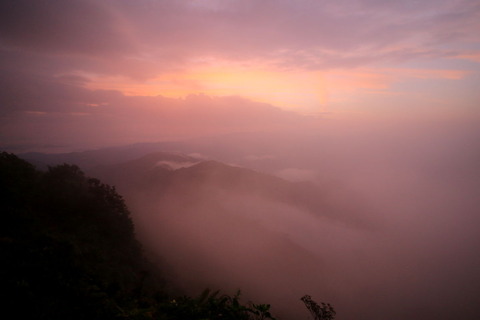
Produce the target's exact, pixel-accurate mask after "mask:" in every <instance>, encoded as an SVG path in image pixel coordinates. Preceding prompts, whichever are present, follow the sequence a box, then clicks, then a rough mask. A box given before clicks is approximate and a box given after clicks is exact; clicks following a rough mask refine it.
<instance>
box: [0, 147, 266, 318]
mask: <svg viewBox="0 0 480 320" xmlns="http://www.w3.org/2000/svg"><path fill="white" fill-rule="evenodd" d="M0 188H1V190H2V191H1V193H0V199H1V206H2V208H1V214H2V223H1V225H0V228H1V229H0V230H1V231H0V232H1V234H0V240H1V241H0V254H1V257H2V268H1V273H0V277H1V283H2V286H1V290H2V297H3V298H2V305H3V306H2V309H3V313H4V314H10V315H14V316H15V318H28V319H102V320H105V319H273V316H272V315H271V314H270V311H269V308H270V305H267V304H254V303H247V304H241V303H240V302H239V295H240V293H239V292H238V293H237V294H235V295H232V296H229V295H225V294H219V292H210V291H208V290H206V291H205V292H204V293H202V294H201V295H200V296H199V297H198V298H190V297H187V296H182V297H178V298H171V297H169V296H168V295H167V293H166V290H165V289H164V286H163V282H162V281H161V280H160V277H159V275H158V274H157V272H156V271H155V269H154V268H153V267H152V265H150V264H149V263H148V262H147V261H146V259H145V258H144V256H143V253H142V249H141V246H140V244H139V243H138V242H137V240H136V239H135V234H134V226H133V224H132V221H131V219H130V213H129V211H128V209H127V207H126V206H125V203H124V201H123V199H122V197H121V196H120V195H119V194H118V193H117V192H116V191H115V188H113V187H110V186H109V185H106V184H103V183H101V182H100V181H99V180H97V179H92V178H88V177H86V176H85V175H84V173H83V172H82V171H81V170H80V169H79V168H78V167H77V166H75V165H68V164H63V165H58V166H55V167H49V168H48V171H47V172H41V171H38V170H36V169H35V167H34V166H32V165H31V164H30V163H28V162H26V161H24V160H21V159H19V158H18V157H16V156H15V155H13V154H8V153H5V152H3V153H1V154H0Z"/></svg>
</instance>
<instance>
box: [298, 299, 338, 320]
mask: <svg viewBox="0 0 480 320" xmlns="http://www.w3.org/2000/svg"><path fill="white" fill-rule="evenodd" d="M300 300H302V301H303V303H305V306H306V307H307V309H308V311H310V314H311V315H312V317H313V319H315V320H333V319H335V315H336V314H337V313H336V312H335V310H334V309H333V307H332V306H331V305H330V304H329V303H327V304H325V303H323V302H321V305H319V304H318V303H316V302H315V301H313V300H312V297H310V296H309V295H304V296H303V297H302V298H300Z"/></svg>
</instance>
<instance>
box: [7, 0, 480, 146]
mask: <svg viewBox="0 0 480 320" xmlns="http://www.w3.org/2000/svg"><path fill="white" fill-rule="evenodd" d="M478 30H480V1H478V0H435V1H433V0H424V1H413V0H405V1H380V0H339V1H313V0H295V1H293V0H262V1H252V0H243V1H237V0H186V1H173V0H137V1H133V0H104V1H90V0H70V1H63V0H62V1H61V0H47V1H28V0H16V1H13V0H3V1H1V3H0V126H1V128H0V146H1V147H2V148H3V149H8V150H12V151H25V150H51V151H60V150H73V149H75V148H77V149H79V148H80V149H81V148H87V147H92V146H97V147H98V146H106V145H114V144H122V143H131V142H137V141H159V140H165V139H167V140H168V139H181V138H185V137H191V136H199V135H204V136H205V135H212V134H224V133H228V132H239V131H255V130H275V129H278V128H279V127H281V128H284V127H299V126H300V127H315V126H321V124H322V123H323V122H322V121H323V120H325V119H335V120H338V119H350V120H351V119H369V120H371V119H374V120H375V121H386V120H385V119H390V120H391V119H416V120H418V119H421V120H422V121H429V120H431V119H435V121H460V122H462V121H472V119H475V121H476V119H477V118H478V116H479V107H480V106H479V105H478V103H479V101H480V90H479V89H480V73H479V71H480V33H479V32H478ZM379 119H380V120H379Z"/></svg>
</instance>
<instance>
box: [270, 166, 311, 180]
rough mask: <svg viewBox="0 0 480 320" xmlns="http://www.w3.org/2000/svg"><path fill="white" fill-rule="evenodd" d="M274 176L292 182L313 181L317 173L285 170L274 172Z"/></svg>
mask: <svg viewBox="0 0 480 320" xmlns="http://www.w3.org/2000/svg"><path fill="white" fill-rule="evenodd" d="M276 175H277V176H279V177H280V178H283V179H285V180H289V181H293V182H300V181H315V179H316V178H317V172H315V171H313V170H308V169H299V168H286V169H283V170H280V171H278V172H276Z"/></svg>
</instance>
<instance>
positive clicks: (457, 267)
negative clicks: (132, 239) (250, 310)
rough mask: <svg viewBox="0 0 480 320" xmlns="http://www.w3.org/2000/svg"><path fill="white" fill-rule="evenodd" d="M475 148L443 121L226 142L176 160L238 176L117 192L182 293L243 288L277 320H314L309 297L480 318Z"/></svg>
mask: <svg viewBox="0 0 480 320" xmlns="http://www.w3.org/2000/svg"><path fill="white" fill-rule="evenodd" d="M419 124H421V125H419ZM478 138H479V136H478V131H477V130H476V128H475V126H470V125H468V124H467V123H464V124H463V125H462V126H454V125H446V124H445V123H440V122H437V123H433V124H432V123H429V124H427V123H420V122H417V123H413V122H409V123H400V122H395V123H394V122H392V123H390V124H388V125H387V124H385V123H382V124H381V125H380V124H378V123H377V124H376V125H372V123H368V124H366V123H363V124H360V123H357V125H356V126H352V125H351V123H349V124H347V125H343V124H341V123H334V124H329V125H326V126H325V127H324V128H321V129H319V130H315V131H313V130H303V131H302V130H296V131H289V132H284V133H281V134H280V133H279V132H276V133H268V134H267V133H263V134H261V133H255V134H254V133H249V134H244V135H242V134H237V135H228V136H221V137H217V138H213V137H212V138H210V139H197V140H191V141H189V142H188V143H185V144H183V145H180V144H179V145H178V148H177V149H176V150H173V149H172V150H168V151H177V152H179V151H180V152H184V153H191V154H194V155H196V156H197V157H202V158H203V159H205V158H208V159H213V160H218V161H222V162H224V163H227V164H229V165H230V167H226V168H224V167H223V165H222V167H218V166H219V165H220V164H217V163H214V164H209V165H205V166H204V167H198V166H196V165H195V162H196V161H190V162H189V161H188V160H182V161H180V162H178V163H177V164H175V161H172V160H171V159H170V160H169V161H168V164H169V170H176V171H172V172H175V174H174V175H173V178H169V179H164V178H162V177H163V176H162V175H161V174H160V175H158V174H157V175H155V174H152V172H150V173H149V171H145V172H144V173H143V174H145V177H149V179H150V180H149V181H148V183H145V182H144V181H143V182H142V179H143V178H142V175H140V174H137V175H136V177H135V179H136V180H135V181H136V182H135V183H132V180H128V179H127V178H125V171H124V170H119V173H120V175H118V176H117V177H116V178H115V179H113V178H112V180H111V181H113V182H114V183H116V184H117V186H119V190H120V191H121V192H122V193H124V194H125V196H126V199H127V203H128V204H129V206H130V207H131V210H132V212H133V217H134V221H135V224H136V228H137V234H138V236H139V238H140V239H141V240H142V242H143V243H144V244H145V246H146V250H147V252H149V254H150V255H151V256H152V257H157V258H158V261H159V265H160V267H161V268H162V270H163V272H164V274H165V276H166V277H167V280H168V281H169V282H170V283H171V285H172V288H173V289H174V290H177V291H178V292H185V293H188V294H193V295H195V294H198V293H199V292H201V290H202V289H204V288H206V287H209V288H211V289H222V290H223V291H226V292H230V293H234V292H235V291H236V290H237V289H241V290H242V293H243V294H242V296H243V298H244V299H246V300H250V299H252V300H254V301H255V302H264V303H271V304H272V309H273V311H274V312H276V314H277V315H278V316H279V318H281V319H306V318H307V312H306V309H305V308H304V307H303V305H302V302H301V301H300V300H299V299H300V297H301V296H302V295H304V294H309V295H312V297H313V298H314V300H317V301H318V302H320V301H324V302H329V303H331V304H333V305H334V307H335V308H336V309H337V311H338V317H337V318H338V319H363V318H369V319H404V318H410V319H452V318H463V319H476V318H478V316H480V310H479V307H478V301H477V300H478V296H480V275H479V274H478V270H480V269H479V268H480V256H479V255H478V246H479V244H480V241H479V240H480V235H479V234H478V230H477V229H478V226H479V222H480V217H479V214H478V212H479V208H480V197H478V193H479V191H480V170H479V164H480V149H479V148H478V141H479V140H478ZM164 151H165V150H164ZM197 159H198V158H197ZM200 160H201V159H198V161H200ZM161 163H163V164H166V163H167V162H165V161H164V162H161ZM157 167H158V165H157ZM127 168H128V166H127ZM242 168H252V169H254V170H255V171H243V170H244V169H242ZM256 172H257V173H256ZM261 172H263V173H268V175H266V174H263V173H262V174H259V173H261ZM275 175H277V176H278V177H280V178H282V180H276V179H278V178H275V177H273V176H275ZM283 179H285V180H283ZM286 180H291V181H292V182H291V183H289V182H286ZM305 180H308V181H305ZM302 181H303V182H302ZM283 183H286V185H284V184H283ZM292 190H295V191H294V195H292V192H293V191H292Z"/></svg>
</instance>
